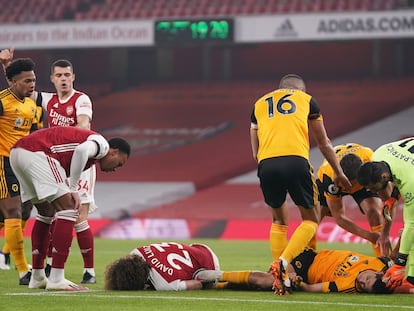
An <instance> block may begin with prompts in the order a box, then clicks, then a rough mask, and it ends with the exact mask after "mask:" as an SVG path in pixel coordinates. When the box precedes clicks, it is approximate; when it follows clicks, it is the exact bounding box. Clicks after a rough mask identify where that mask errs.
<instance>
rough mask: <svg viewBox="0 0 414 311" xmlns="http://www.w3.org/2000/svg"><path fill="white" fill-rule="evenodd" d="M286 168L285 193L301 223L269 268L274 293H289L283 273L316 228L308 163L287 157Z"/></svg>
mask: <svg viewBox="0 0 414 311" xmlns="http://www.w3.org/2000/svg"><path fill="white" fill-rule="evenodd" d="M287 161H288V163H286V164H290V165H288V167H289V171H290V174H289V179H288V181H287V184H288V191H289V194H290V196H291V198H292V200H293V201H294V202H295V204H296V205H297V206H298V208H299V210H300V214H301V217H302V222H301V224H300V225H299V226H298V227H297V228H296V229H295V231H294V232H293V234H292V236H291V238H290V240H289V242H288V244H287V246H286V248H285V249H284V251H283V252H282V254H281V255H280V257H279V259H278V260H276V261H275V262H274V263H273V264H272V266H271V268H272V271H274V272H275V278H276V277H277V276H279V277H280V282H278V281H277V280H276V282H275V287H276V289H277V293H278V294H285V293H286V292H290V291H291V284H290V280H289V276H288V274H287V267H288V264H289V263H290V262H291V261H292V259H293V258H295V257H296V256H298V255H299V254H300V253H301V252H303V250H304V249H305V248H306V247H307V246H308V245H309V243H310V241H311V239H312V238H313V237H314V236H315V235H316V231H317V229H318V225H319V217H320V215H319V200H318V189H317V187H316V182H315V177H314V175H313V169H312V167H311V166H310V164H309V162H308V161H307V160H305V159H302V158H298V157H287Z"/></svg>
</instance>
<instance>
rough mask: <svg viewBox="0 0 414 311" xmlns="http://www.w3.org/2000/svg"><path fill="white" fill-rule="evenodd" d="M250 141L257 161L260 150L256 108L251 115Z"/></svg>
mask: <svg viewBox="0 0 414 311" xmlns="http://www.w3.org/2000/svg"><path fill="white" fill-rule="evenodd" d="M250 119H251V122H250V143H251V146H252V154H253V159H254V160H255V161H257V151H258V150H259V138H258V136H257V120H256V116H255V115H254V110H253V112H252V114H251V116H250Z"/></svg>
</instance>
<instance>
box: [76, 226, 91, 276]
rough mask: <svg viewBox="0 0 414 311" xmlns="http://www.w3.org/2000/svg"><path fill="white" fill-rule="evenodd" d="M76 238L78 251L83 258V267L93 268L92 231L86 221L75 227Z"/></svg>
mask: <svg viewBox="0 0 414 311" xmlns="http://www.w3.org/2000/svg"><path fill="white" fill-rule="evenodd" d="M75 231H76V236H77V239H78V245H79V249H80V251H81V254H82V257H83V267H84V268H93V267H94V241H93V234H92V230H91V228H90V227H89V224H88V221H87V220H85V221H82V222H81V223H79V224H76V225H75Z"/></svg>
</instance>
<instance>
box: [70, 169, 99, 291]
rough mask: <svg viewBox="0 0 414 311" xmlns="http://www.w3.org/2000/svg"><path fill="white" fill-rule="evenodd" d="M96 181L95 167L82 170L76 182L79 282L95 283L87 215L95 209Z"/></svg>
mask: <svg viewBox="0 0 414 311" xmlns="http://www.w3.org/2000/svg"><path fill="white" fill-rule="evenodd" d="M95 181H96V168H95V166H92V167H91V168H89V169H87V170H86V171H83V172H82V174H81V176H80V179H79V182H78V185H79V187H78V193H79V197H80V200H81V204H82V205H81V209H80V211H79V217H78V219H77V220H76V223H75V232H76V237H77V241H78V245H79V249H80V252H81V254H82V258H83V276H82V281H81V283H89V284H94V283H96V274H95V269H94V255H95V245H94V237H93V233H92V230H91V228H90V226H89V223H88V215H89V213H92V212H94V211H95V209H96V206H95V199H94V189H95Z"/></svg>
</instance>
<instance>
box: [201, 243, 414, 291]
mask: <svg viewBox="0 0 414 311" xmlns="http://www.w3.org/2000/svg"><path fill="white" fill-rule="evenodd" d="M391 265H392V261H391V259H389V258H386V257H372V256H367V255H363V254H360V253H357V252H353V251H342V250H321V251H319V252H315V251H314V250H310V249H308V250H305V251H304V252H303V253H302V254H300V255H299V256H297V257H296V258H294V259H293V261H292V262H291V263H290V264H289V266H288V270H287V273H288V274H289V280H290V282H291V284H289V285H290V286H286V284H282V289H281V288H280V281H279V282H277V281H278V280H277V277H276V278H275V274H277V273H275V271H274V270H275V268H276V269H277V267H272V266H271V268H270V270H269V272H261V271H229V272H227V271H217V270H204V271H200V272H198V273H197V274H196V276H195V278H196V279H197V280H200V281H202V282H205V283H208V282H215V287H216V288H229V289H256V290H257V289H259V290H275V293H276V294H278V295H283V294H288V293H290V292H292V290H302V291H306V292H321V293H376V294H390V293H406V294H414V286H413V285H412V284H411V283H409V282H407V281H406V280H404V281H402V282H400V283H391V284H389V283H390V282H389V279H386V278H384V274H385V272H386V270H387V269H388V268H389V267H390V266H391Z"/></svg>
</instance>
